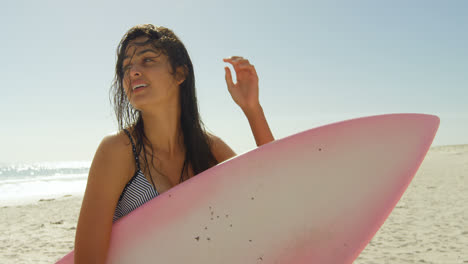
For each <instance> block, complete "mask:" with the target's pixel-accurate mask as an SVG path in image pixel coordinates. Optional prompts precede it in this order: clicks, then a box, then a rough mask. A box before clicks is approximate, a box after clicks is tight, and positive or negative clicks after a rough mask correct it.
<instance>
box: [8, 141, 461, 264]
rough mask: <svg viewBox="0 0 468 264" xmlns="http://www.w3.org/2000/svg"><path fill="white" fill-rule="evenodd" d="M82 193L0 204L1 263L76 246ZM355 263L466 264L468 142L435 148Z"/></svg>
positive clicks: (50, 259)
mask: <svg viewBox="0 0 468 264" xmlns="http://www.w3.org/2000/svg"><path fill="white" fill-rule="evenodd" d="M81 201H82V197H80V196H66V197H61V198H58V199H54V200H43V201H38V202H36V203H34V204H29V205H21V206H9V207H0V263H17V264H20V263H36V264H39V263H54V262H55V261H57V260H58V259H60V258H61V257H62V256H64V255H65V254H66V253H68V252H69V251H70V250H71V249H72V248H73V241H74V238H75V231H76V223H77V220H78V215H79V210H80V206H81ZM354 263H355V264H382V263H383V264H385V263H392V264H393V263H396V264H405V263H418V264H420V263H440V264H452V263H454V264H455V263H468V145H457V146H441V147H433V148H431V150H430V151H429V153H428V155H427V156H426V158H425V160H424V162H423V164H422V165H421V168H420V169H419V171H418V173H417V174H416V176H415V178H414V180H413V182H412V183H411V184H410V186H409V187H408V190H407V191H406V193H405V194H404V195H403V197H402V199H401V200H400V202H399V203H398V204H397V206H396V208H395V209H394V210H393V212H392V214H391V215H390V217H389V218H388V219H387V221H386V222H385V223H384V225H383V226H382V228H381V229H380V230H379V231H378V232H377V234H376V235H375V237H374V238H373V239H372V241H371V242H370V244H369V245H368V246H367V247H366V248H365V249H364V251H363V252H362V253H361V255H360V256H359V258H358V259H357V260H356V261H355V262H354Z"/></svg>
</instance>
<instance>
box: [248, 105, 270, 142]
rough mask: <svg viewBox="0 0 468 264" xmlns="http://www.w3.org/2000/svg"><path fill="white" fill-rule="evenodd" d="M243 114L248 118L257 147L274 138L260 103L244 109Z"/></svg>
mask: <svg viewBox="0 0 468 264" xmlns="http://www.w3.org/2000/svg"><path fill="white" fill-rule="evenodd" d="M244 114H245V116H246V117H247V119H248V120H249V124H250V128H251V129H252V134H253V136H254V138H255V142H256V143H257V146H258V147H260V146H261V145H263V144H266V143H269V142H271V141H273V140H275V139H274V138H273V134H272V133H271V130H270V127H269V126H268V122H267V120H266V117H265V114H264V113H263V109H262V107H261V106H260V104H258V105H256V106H255V107H251V108H249V109H245V110H244Z"/></svg>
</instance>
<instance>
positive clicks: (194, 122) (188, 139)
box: [110, 24, 218, 185]
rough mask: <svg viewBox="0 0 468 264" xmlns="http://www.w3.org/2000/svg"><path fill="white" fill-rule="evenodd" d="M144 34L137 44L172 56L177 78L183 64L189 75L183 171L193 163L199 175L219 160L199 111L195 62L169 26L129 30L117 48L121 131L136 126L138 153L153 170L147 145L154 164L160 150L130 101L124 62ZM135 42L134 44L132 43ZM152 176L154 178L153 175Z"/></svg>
mask: <svg viewBox="0 0 468 264" xmlns="http://www.w3.org/2000/svg"><path fill="white" fill-rule="evenodd" d="M142 36H144V37H147V38H148V39H147V41H145V42H144V43H138V44H135V45H142V46H144V45H148V44H150V45H152V47H154V48H155V49H156V50H158V51H161V52H163V54H165V55H166V56H168V59H169V62H170V64H171V68H172V74H173V75H174V77H175V74H176V69H177V67H180V66H182V67H184V68H185V74H186V76H185V77H186V78H185V81H184V82H183V83H182V84H180V92H179V100H180V107H181V114H180V123H181V128H182V133H183V138H184V145H185V150H186V152H185V164H184V167H183V169H182V172H183V171H184V169H185V166H188V165H191V166H192V169H193V172H194V175H196V174H198V173H200V172H202V171H204V170H206V169H209V168H210V167H212V166H214V165H216V164H217V163H218V162H217V161H216V159H215V157H214V155H213V153H212V152H211V148H210V146H211V144H212V142H211V141H210V138H209V137H208V134H207V132H206V130H205V127H204V124H203V122H202V120H201V118H200V114H199V111H198V103H197V96H196V93H195V75H194V72H193V66H192V61H191V60H190V57H189V55H188V52H187V50H186V48H185V46H184V44H183V43H182V41H180V39H179V38H178V37H177V36H176V35H175V34H174V32H172V30H170V29H168V28H165V27H155V26H154V25H152V24H143V25H137V26H134V27H132V28H131V29H129V30H128V31H127V33H126V34H125V35H124V36H123V38H122V40H121V41H120V43H119V46H118V47H117V65H116V67H115V77H114V81H113V84H112V86H111V90H110V96H111V103H113V106H114V111H115V114H116V117H117V122H118V126H119V131H122V130H123V129H126V128H133V129H131V131H132V132H131V133H132V136H133V137H134V138H135V141H136V152H137V153H138V155H139V154H140V153H141V151H143V154H144V155H143V157H144V159H143V160H144V166H146V167H145V168H148V170H147V171H148V172H149V173H151V172H150V170H149V166H148V160H147V158H146V154H147V153H146V148H145V145H146V146H149V147H150V149H151V153H150V154H151V155H150V156H151V164H153V157H155V156H156V158H157V153H156V155H155V154H154V151H153V148H152V145H151V142H150V141H149V139H148V138H147V137H146V135H145V133H144V129H143V128H144V123H143V119H142V116H141V112H140V111H139V110H138V109H135V108H134V107H133V106H132V105H131V104H130V102H129V100H128V97H127V95H126V93H125V90H124V88H123V79H124V74H125V73H124V70H123V69H122V63H123V59H124V56H125V53H126V51H127V48H128V45H129V43H130V41H132V40H135V39H136V38H138V37H142ZM132 45H134V44H133V43H132ZM112 101H113V102H112ZM153 167H154V164H153ZM154 168H155V167H154ZM155 169H156V168H155ZM156 170H157V169H156ZM187 175H188V174H187ZM150 178H151V180H152V177H151V174H150ZM181 180H182V179H181ZM153 185H154V182H153Z"/></svg>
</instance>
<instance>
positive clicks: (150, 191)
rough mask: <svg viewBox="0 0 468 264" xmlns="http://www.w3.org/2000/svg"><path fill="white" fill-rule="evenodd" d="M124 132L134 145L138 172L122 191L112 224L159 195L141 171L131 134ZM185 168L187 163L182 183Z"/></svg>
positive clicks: (133, 145) (134, 149)
mask: <svg viewBox="0 0 468 264" xmlns="http://www.w3.org/2000/svg"><path fill="white" fill-rule="evenodd" d="M124 131H125V133H126V134H127V136H128V138H130V142H131V143H132V150H133V155H134V156H135V162H136V167H137V170H136V171H135V174H134V175H133V177H132V178H131V179H130V180H129V181H128V183H127V185H126V186H125V188H124V189H123V191H122V194H121V195H120V198H119V201H118V202H117V206H116V207H115V212H114V217H113V220H112V222H115V221H117V220H118V219H119V218H121V217H122V216H125V215H127V214H129V213H130V212H131V211H133V210H135V209H137V208H138V207H140V206H141V205H143V204H144V203H146V202H148V201H149V200H151V199H153V198H155V197H156V196H158V195H159V192H158V191H157V190H156V186H153V185H152V184H151V183H149V182H148V180H147V179H146V177H145V175H144V174H143V172H142V171H141V169H140V162H139V160H138V154H137V152H136V148H135V144H134V143H133V139H132V137H131V136H130V133H129V132H128V131H127V130H126V129H124ZM184 168H185V162H184V165H183V167H182V173H181V176H180V179H181V180H180V181H181V182H182V175H183V172H184Z"/></svg>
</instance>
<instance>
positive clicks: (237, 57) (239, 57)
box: [227, 56, 244, 60]
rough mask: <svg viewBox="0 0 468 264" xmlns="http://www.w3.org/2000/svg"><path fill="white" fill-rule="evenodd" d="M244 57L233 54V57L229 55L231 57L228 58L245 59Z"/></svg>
mask: <svg viewBox="0 0 468 264" xmlns="http://www.w3.org/2000/svg"><path fill="white" fill-rule="evenodd" d="M243 58H244V57H242V56H231V57H229V58H227V59H231V60H239V59H243Z"/></svg>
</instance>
